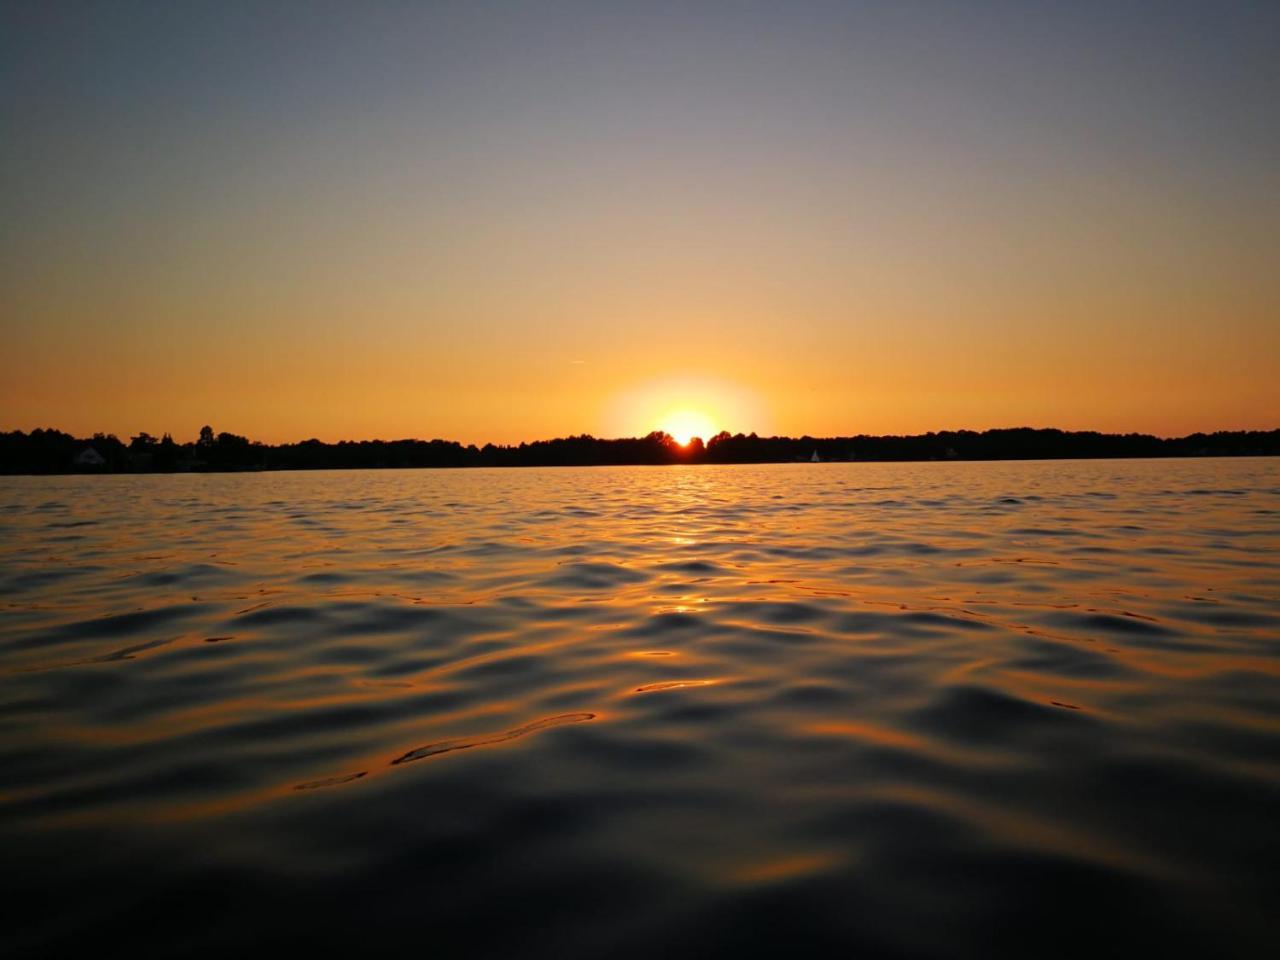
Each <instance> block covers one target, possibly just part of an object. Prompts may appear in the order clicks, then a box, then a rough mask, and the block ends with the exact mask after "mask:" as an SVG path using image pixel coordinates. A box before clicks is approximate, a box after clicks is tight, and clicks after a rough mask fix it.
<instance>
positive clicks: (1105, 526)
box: [0, 460, 1280, 953]
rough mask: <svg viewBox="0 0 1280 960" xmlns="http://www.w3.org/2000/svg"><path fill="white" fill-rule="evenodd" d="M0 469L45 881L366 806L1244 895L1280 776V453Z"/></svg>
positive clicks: (570, 839)
mask: <svg viewBox="0 0 1280 960" xmlns="http://www.w3.org/2000/svg"><path fill="white" fill-rule="evenodd" d="M0 491H2V492H3V497H2V498H0V507H3V513H2V514H0V523H2V524H3V533H4V537H3V539H2V540H0V544H2V545H0V552H2V556H3V565H2V566H0V571H3V572H2V573H0V591H2V592H0V597H2V598H3V599H2V602H3V605H4V610H5V617H4V620H3V624H2V625H0V670H3V672H4V706H5V711H6V712H5V716H6V718H7V719H6V721H5V723H4V726H3V727H2V728H0V747H2V748H3V749H2V753H0V763H3V765H4V768H5V769H6V770H7V771H9V777H8V784H7V785H6V786H5V787H4V788H3V790H2V791H0V797H2V798H3V800H4V803H5V805H6V808H7V812H8V817H7V820H8V824H9V825H8V826H7V827H6V828H4V829H5V832H4V834H3V836H5V837H8V838H9V839H10V840H11V841H13V842H19V841H20V842H21V843H23V844H26V846H25V847H22V849H25V850H28V851H29V853H30V858H29V862H28V861H24V863H27V866H28V867H29V868H30V869H31V870H32V871H34V872H33V874H32V875H33V876H34V877H36V879H37V880H38V879H39V877H40V876H41V875H42V874H41V873H40V870H41V868H40V867H39V863H40V862H41V861H40V859H39V856H38V852H39V850H40V849H41V848H40V844H39V843H37V842H36V841H34V840H32V839H31V838H33V837H37V836H39V837H44V838H46V839H48V838H58V837H61V836H64V835H65V836H68V837H70V836H72V834H73V831H78V832H80V833H83V832H84V831H89V832H90V833H91V834H92V835H93V836H95V837H97V838H98V840H99V842H100V843H101V844H102V845H103V847H102V849H103V850H104V851H105V852H104V853H103V854H102V856H103V859H102V860H101V863H102V864H107V865H108V866H102V867H100V869H102V870H107V871H108V872H107V873H106V874H105V875H100V874H96V873H93V870H92V869H91V868H90V866H85V867H84V868H83V869H84V870H86V871H88V872H86V874H85V876H86V877H92V878H96V879H97V880H105V881H108V882H109V881H110V880H111V878H112V874H111V873H110V868H109V864H111V863H113V862H115V861H114V860H112V857H113V856H115V854H114V853H112V851H113V850H114V849H115V847H114V845H115V844H116V843H119V844H120V845H121V847H120V849H121V850H123V849H125V847H126V846H127V843H128V842H132V841H129V840H128V838H129V837H131V836H132V835H133V833H132V832H133V831H134V830H135V828H136V825H138V824H147V825H150V826H149V829H152V830H154V831H157V832H156V833H155V834H154V835H149V837H150V839H149V840H148V842H155V843H159V844H161V845H162V846H165V845H172V847H173V849H185V850H188V851H196V850H198V851H199V857H200V858H201V862H204V861H205V859H207V860H208V861H209V862H211V863H217V864H219V865H220V866H219V869H224V868H225V869H227V870H231V871H233V872H234V871H235V870H264V869H269V868H270V869H274V867H275V866H277V865H281V864H287V863H289V862H291V858H292V857H295V856H297V855H298V853H297V851H298V850H306V851H307V858H308V859H307V860H306V862H308V863H311V862H315V863H324V864H327V863H333V864H345V865H346V869H349V870H352V871H354V873H353V874H352V875H353V876H359V875H362V872H363V871H377V870H378V869H385V863H386V862H387V858H389V857H392V856H393V854H392V849H391V847H390V846H389V845H388V846H386V847H385V848H384V846H383V844H384V843H386V842H387V841H379V840H368V841H366V842H364V844H363V845H359V844H355V845H349V844H348V842H347V840H345V839H344V837H345V836H346V834H347V832H348V831H350V832H351V833H352V836H356V835H360V836H363V835H364V834H363V833H362V831H365V830H373V831H374V833H373V835H374V836H377V835H378V834H377V831H376V829H375V828H374V824H375V822H377V821H379V818H380V819H381V820H389V821H394V822H395V823H397V824H398V827H397V829H398V830H399V831H401V839H402V840H404V841H405V842H411V843H413V844H417V845H418V847H420V848H421V850H423V851H427V852H429V851H437V852H439V851H444V850H453V849H454V848H453V847H452V846H450V843H451V842H452V841H450V840H449V837H450V836H454V835H460V834H459V832H460V831H461V833H463V834H466V835H467V836H473V845H476V846H477V848H478V847H480V846H484V848H485V852H484V853H483V856H484V857H485V858H487V860H486V861H485V862H491V863H493V864H496V865H505V869H506V870H507V871H508V872H509V873H511V874H512V875H513V876H519V875H520V871H521V870H523V869H525V866H523V865H524V864H527V863H528V862H530V861H527V860H526V859H522V858H527V857H530V856H533V855H534V854H533V853H531V852H530V851H532V850H534V849H536V850H537V851H539V852H538V854H537V856H538V857H541V858H542V859H541V861H539V862H545V863H548V864H553V863H556V862H560V861H561V860H562V861H563V870H565V871H570V872H572V871H573V870H581V869H586V868H587V867H590V866H591V865H597V864H613V865H614V867H615V868H617V867H618V865H625V868H626V869H627V870H633V871H639V873H637V876H640V875H641V874H643V876H644V877H648V878H650V879H648V880H644V881H641V880H639V879H637V880H636V881H635V882H636V883H637V884H639V886H640V888H644V887H645V884H648V883H654V884H656V885H657V888H663V889H682V890H686V891H699V890H701V891H704V892H706V893H707V894H708V896H709V895H710V891H719V893H717V894H716V895H717V896H729V894H728V893H726V891H733V890H739V891H741V890H748V889H749V890H784V889H791V888H793V887H796V885H801V886H803V888H804V889H806V890H809V891H810V893H811V894H812V895H814V896H817V897H818V898H819V899H821V897H822V896H825V895H826V894H827V892H830V891H836V890H844V891H845V894H844V895H848V896H852V897H854V898H855V899H857V897H859V896H861V897H864V898H865V897H869V896H871V895H870V894H868V893H867V892H866V891H865V890H863V892H862V893H857V892H856V891H857V890H862V888H861V887H859V886H858V884H860V883H861V880H859V879H858V878H859V877H862V876H864V875H866V874H868V873H878V874H879V875H881V876H883V877H884V878H885V879H886V882H887V883H889V885H890V886H891V887H893V888H894V889H901V890H912V891H915V892H916V893H917V894H918V895H919V896H920V898H921V900H920V902H921V903H923V904H928V903H930V902H933V901H932V900H931V899H930V898H931V897H933V896H934V892H936V891H933V887H931V886H930V884H932V883H933V882H934V881H933V880H931V879H929V878H930V877H933V876H935V874H936V873H937V871H939V870H943V869H944V868H945V869H953V870H957V869H961V865H963V864H969V865H970V867H966V868H965V869H969V868H973V869H977V868H976V867H973V864H974V863H977V862H979V861H981V862H983V863H987V864H988V865H990V864H991V863H1001V864H1005V863H1015V862H1016V863H1024V864H1027V863H1029V864H1034V865H1035V866H1034V870H1033V871H1032V872H1033V873H1034V875H1035V876H1042V875H1043V876H1046V877H1056V876H1058V873H1059V872H1060V871H1062V870H1065V869H1067V868H1066V867H1065V866H1063V864H1066V863H1070V864H1072V865H1074V866H1073V867H1072V869H1076V868H1079V869H1085V868H1086V867H1087V868H1088V869H1089V870H1096V871H1101V872H1102V875H1103V876H1105V877H1108V878H1111V879H1113V880H1116V878H1119V877H1121V876H1123V877H1125V878H1128V879H1126V880H1125V882H1135V883H1150V884H1154V885H1156V886H1157V887H1159V890H1156V889H1155V887H1153V888H1152V890H1153V891H1154V892H1151V893H1150V902H1152V903H1157V904H1166V903H1167V904H1169V905H1170V906H1169V907H1168V910H1169V911H1170V912H1171V914H1177V913H1178V910H1176V909H1175V908H1174V906H1173V904H1175V903H1176V902H1181V901H1178V900H1177V897H1178V896H1182V894H1181V893H1179V894H1177V895H1176V896H1175V895H1174V894H1171V893H1169V892H1168V890H1169V889H1174V888H1176V889H1177V890H1182V889H1183V886H1185V887H1186V889H1187V890H1191V889H1192V888H1194V890H1195V897H1197V898H1199V899H1198V901H1197V902H1202V903H1208V904H1212V905H1214V906H1213V910H1217V911H1219V913H1220V914H1221V915H1222V916H1226V915H1228V914H1230V915H1231V916H1233V917H1235V921H1234V922H1236V923H1237V926H1238V927H1239V929H1242V930H1245V931H1248V930H1249V929H1252V928H1251V927H1249V924H1250V923H1251V922H1252V921H1251V920H1250V919H1249V918H1250V917H1251V916H1253V915H1252V914H1250V913H1248V910H1247V909H1246V906H1247V904H1248V903H1251V902H1252V901H1251V900H1250V897H1251V896H1253V893H1251V891H1253V890H1254V889H1255V888H1254V887H1253V886H1251V885H1250V884H1251V881H1249V880H1248V878H1249V877H1253V876H1259V875H1261V873H1260V871H1261V872H1262V873H1265V872H1266V869H1267V868H1266V867H1264V866H1263V865H1262V863H1263V860H1262V858H1263V857H1264V853H1265V850H1267V849H1269V848H1268V846H1267V844H1268V843H1271V842H1273V841H1274V840H1275V838H1276V833H1275V826H1274V818H1273V817H1271V815H1270V814H1268V813H1266V811H1267V810H1271V809H1273V808H1272V807H1271V806H1270V804H1269V801H1267V799H1266V798H1267V797H1270V796H1272V795H1273V793H1274V791H1275V789H1276V788H1277V785H1278V784H1280V768H1278V767H1277V764H1276V761H1275V757H1276V756H1280V713H1277V711H1276V709H1275V704H1276V703H1277V702H1280V650H1277V647H1276V638H1277V636H1280V561H1278V559H1277V558H1278V557H1280V549H1278V548H1280V473H1278V471H1277V468H1276V466H1275V465H1273V463H1272V462H1270V461H1259V460H1240V461H1184V462H1096V463H1055V464H1045V463H1023V464H820V465H808V464H805V465H774V466H761V467H706V468H657V469H654V468H625V469H583V470H576V469H575V470H524V471H458V472H449V471H420V472H397V471H386V472H372V473H323V474H292V475H290V474H267V475H252V476H175V477H134V478H131V477H106V478H55V479H47V478H15V479H7V480H4V481H3V485H2V486H0ZM1145 784H1156V785H1157V786H1156V787H1154V788H1152V789H1155V790H1156V792H1157V795H1158V797H1159V803H1160V804H1162V805H1163V806H1162V809H1163V810H1164V811H1165V812H1162V813H1158V814H1153V813H1152V809H1153V808H1152V807H1151V804H1152V803H1153V802H1154V801H1153V800H1152V799H1150V798H1147V797H1146V796H1145V794H1144V791H1145V790H1146V789H1147V787H1146V786H1144V785H1145ZM1207 802H1208V803H1211V804H1212V805H1214V809H1216V810H1220V811H1221V815H1220V816H1219V815H1217V814H1215V815H1214V816H1213V817H1209V818H1206V815H1205V814H1204V813H1203V810H1204V804H1205V803H1207ZM408 810H423V811H430V813H431V816H430V817H428V818H426V819H410V820H406V819H405V816H406V813H405V811H408ZM529 811H541V813H539V814H538V816H540V817H542V818H543V819H537V817H534V814H533V813H530V812H529ZM529 817H534V819H533V820H530V819H528V818H529ZM1188 823H1190V824H1191V825H1190V826H1188ZM513 824H522V826H518V827H517V826H512V825H513ZM450 831H452V833H451V832H450ZM468 831H471V832H468ZM474 831H479V833H478V834H477V833H474ZM77 835H79V834H77ZM233 836H234V837H237V838H248V839H245V840H243V842H242V841H241V840H236V841H235V842H231V839H230V838H231V837H233ZM480 836H483V837H485V838H489V839H488V840H486V841H481V840H480V839H474V837H480ZM197 837H199V838H204V839H201V840H197V839H195V838H197ZM210 837H213V838H217V837H223V838H224V839H225V840H226V842H225V843H214V844H213V845H212V846H205V845H203V844H206V843H208V838H210ZM1249 837H1252V838H1253V839H1252V841H1251V840H1249ZM255 843H256V844H257V846H256V847H255V846H254V844H255ZM486 843H488V844H489V845H488V846H485V844H486ZM193 844H194V846H193ZM352 844H354V841H352ZM255 851H256V852H255ZM188 855H194V853H191V854H188ZM424 855H426V854H424ZM451 855H454V854H451ZM456 855H457V856H461V857H462V862H461V865H460V867H459V869H462V868H464V867H465V868H467V869H470V868H472V867H474V866H475V864H474V863H472V861H470V860H468V859H467V855H465V854H456ZM475 855H476V856H477V857H478V856H481V854H479V853H476V854H475ZM120 856H124V854H123V853H121V854H120ZM184 856H186V855H176V859H175V863H177V864H182V863H185V862H186V861H185V860H184ZM95 862H97V861H95ZM477 862H478V861H477ZM584 864H585V865H586V866H584ZM380 865H382V866H380ZM93 869H99V867H94V868H93ZM175 869H177V867H175ZM317 869H319V868H318V867H317ZM495 869H499V870H501V869H503V867H501V866H497V867H495ZM1036 871H1040V872H1039V873H1037V872H1036ZM1250 871H1252V872H1250ZM415 877H416V875H405V876H404V877H403V878H402V879H403V882H404V883H408V884H413V883H418V882H420V883H427V880H425V879H423V878H422V877H420V876H419V877H416V879H415ZM1134 878H1140V879H1134ZM49 882H53V881H52V880H50V881H49ZM86 882H88V881H86ZM433 882H434V881H433ZM513 882H515V881H513ZM530 882H532V881H530ZM1026 882H1027V883H1031V885H1032V886H1034V882H1032V881H1026ZM1046 882H1047V881H1046ZM1055 882H1056V881H1055ZM1108 882H1110V881H1108ZM1116 882H1119V881H1118V880H1116ZM992 883H995V881H992ZM850 885H852V886H850ZM895 885H896V886H895ZM1180 885H1183V886H1180ZM1166 888H1167V889H1166ZM432 890H434V887H433V888H432ZM851 890H852V891H854V892H852V893H851V892H849V891H851ZM931 891H933V892H931ZM1002 891H1003V892H1002ZM1160 891H1165V892H1160ZM1242 891H1243V892H1242ZM1184 892H1185V891H1184ZM1016 893H1017V887H1016V886H1014V887H1010V888H1009V889H1004V888H1001V887H1000V885H999V884H998V883H996V885H995V887H993V888H992V892H991V897H992V898H993V899H990V900H984V901H982V902H981V904H979V905H978V906H975V907H974V909H975V910H977V909H978V907H981V909H982V910H997V911H998V908H997V907H996V906H994V904H995V903H996V902H997V900H998V899H999V898H1000V897H1004V898H1005V899H1008V898H1009V897H1011V896H1014V895H1015V894H1016ZM687 895H688V897H690V898H691V902H694V903H697V902H699V901H698V895H697V894H696V893H693V892H689V893H688V894H687ZM832 895H833V896H834V895H835V894H834V893H832ZM1187 895H1188V896H1190V895H1191V894H1187ZM619 896H620V897H621V896H622V894H619ZM1144 896H1146V894H1144ZM1233 897H1235V898H1237V899H1236V900H1233V899H1232V898H1233ZM1162 898H1165V899H1162ZM1240 898H1243V900H1242V901H1241V900H1240ZM641 899H642V900H643V899H644V898H641ZM628 902H629V901H626V898H625V897H623V899H622V900H621V901H619V906H618V909H620V910H621V909H623V908H624V907H626V903H628ZM646 902H650V903H652V902H654V901H653V900H652V898H650V899H649V900H648V901H646ZM1241 902H1244V903H1245V904H1246V906H1241V905H1240V903H1241ZM1232 904H1234V905H1232ZM458 909H463V908H461V907H459V908H458ZM626 909H629V910H632V911H634V910H635V909H638V908H637V907H636V905H635V904H631V906H630V907H626ZM654 909H656V908H654ZM922 909H923V908H922ZM1160 909H1161V910H1163V909H1164V908H1163V907H1161V908H1160ZM1240 911H1244V913H1243V914H1241V913H1240ZM979 912H981V910H979ZM1157 912H1158V913H1159V912H1160V911H1157ZM1210 912H1212V911H1210ZM879 914H883V915H884V916H886V917H887V916H890V915H891V914H892V911H888V912H886V911H885V909H884V907H883V905H881V908H880V909H879V910H878V911H876V910H873V911H871V913H870V914H869V915H879ZM1162 915H1163V914H1162ZM1214 915H1215V916H1217V915H1219V914H1214ZM867 922H871V921H867ZM885 922H886V923H890V921H889V920H886V921H885ZM908 927H910V925H909V924H908V925H907V926H906V927H903V928H901V929H899V927H893V928H892V932H891V933H888V934H885V936H888V937H889V940H890V941H892V942H897V938H899V937H900V938H902V943H915V942H917V941H916V940H914V939H913V937H918V936H923V934H918V933H914V932H912V931H911V930H910V929H908ZM920 942H921V943H924V941H920ZM934 952H935V953H936V952H937V951H936V950H935V951H934ZM943 952H945V951H943Z"/></svg>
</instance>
